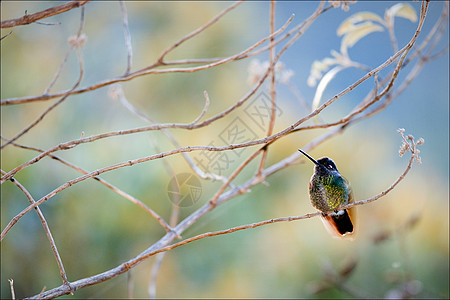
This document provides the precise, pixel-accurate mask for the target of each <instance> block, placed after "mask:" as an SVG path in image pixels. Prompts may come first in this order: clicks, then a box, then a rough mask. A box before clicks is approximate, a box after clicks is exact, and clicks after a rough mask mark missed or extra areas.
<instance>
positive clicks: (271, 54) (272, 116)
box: [257, 0, 276, 176]
mask: <svg viewBox="0 0 450 300" xmlns="http://www.w3.org/2000/svg"><path fill="white" fill-rule="evenodd" d="M274 31H275V0H272V1H271V2H270V33H273V32H274ZM273 42H274V39H273V38H271V39H270V51H269V61H270V64H271V65H272V64H273V61H274V59H275V45H274V43H273ZM275 97H276V86H275V68H272V70H271V72H270V100H271V105H272V106H271V110H270V121H269V126H268V128H267V134H266V136H271V135H272V132H273V127H274V126H275V108H276V104H275ZM268 149H269V148H268V147H265V148H264V149H263V153H262V156H261V161H260V163H259V169H258V173H257V176H259V175H260V173H261V171H262V170H263V169H264V165H265V163H266V158H267V153H268Z"/></svg>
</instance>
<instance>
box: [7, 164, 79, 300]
mask: <svg viewBox="0 0 450 300" xmlns="http://www.w3.org/2000/svg"><path fill="white" fill-rule="evenodd" d="M0 173H2V174H4V173H5V172H4V171H3V170H0ZM13 183H14V184H15V185H16V186H17V187H18V188H19V189H20V190H21V191H22V192H23V193H24V194H25V196H26V197H27V199H28V202H30V203H31V204H33V203H35V202H36V201H34V199H33V196H32V195H31V194H30V192H28V190H27V189H26V188H25V187H24V186H23V185H22V184H21V183H20V182H19V181H17V180H14V181H13ZM35 209H36V213H37V214H38V216H39V219H41V223H42V226H43V227H44V231H45V234H46V235H47V238H48V240H49V242H50V246H51V249H52V252H53V254H54V255H55V259H56V263H57V264H58V268H59V273H60V275H61V278H62V281H63V284H64V285H67V286H69V287H70V283H69V281H68V280H67V275H66V271H65V270H64V265H63V262H62V260H61V256H60V255H59V251H58V248H57V247H56V243H55V240H54V239H53V235H52V233H51V231H50V227H49V226H48V223H47V220H46V219H45V217H44V214H43V213H42V211H41V209H40V208H39V207H36V208H35ZM12 284H13V282H11V291H12V294H13V296H14V289H13V286H12ZM13 298H14V297H13Z"/></svg>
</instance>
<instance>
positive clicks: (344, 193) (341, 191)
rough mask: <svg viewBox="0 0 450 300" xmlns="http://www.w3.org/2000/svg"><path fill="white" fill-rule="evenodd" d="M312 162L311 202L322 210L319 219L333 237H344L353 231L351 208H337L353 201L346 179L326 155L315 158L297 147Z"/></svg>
mask: <svg viewBox="0 0 450 300" xmlns="http://www.w3.org/2000/svg"><path fill="white" fill-rule="evenodd" d="M298 151H300V152H301V153H303V154H304V155H305V156H306V157H307V158H309V159H310V160H311V161H312V162H313V163H314V164H315V166H314V174H313V175H312V177H311V180H310V182H309V197H310V199H311V204H312V205H313V206H314V207H315V208H316V209H318V210H319V211H321V212H322V215H321V219H322V221H323V223H324V224H325V227H326V228H327V229H328V231H329V232H330V233H331V234H332V235H333V236H334V237H344V236H346V235H350V234H352V233H353V232H354V226H353V221H352V219H353V213H352V209H339V208H340V207H341V206H344V205H346V204H348V203H352V202H353V195H352V191H351V189H350V184H349V183H348V181H347V180H346V179H345V178H344V177H342V175H341V173H339V171H338V169H337V167H336V165H335V163H334V162H333V161H332V160H331V159H329V158H328V157H322V158H320V159H318V160H315V159H314V158H312V157H311V156H309V155H308V154H307V153H306V152H304V151H303V150H300V149H298Z"/></svg>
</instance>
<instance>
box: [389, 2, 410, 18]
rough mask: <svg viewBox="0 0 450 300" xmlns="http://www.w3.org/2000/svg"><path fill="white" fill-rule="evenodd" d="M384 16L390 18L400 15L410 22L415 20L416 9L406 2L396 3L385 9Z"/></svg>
mask: <svg viewBox="0 0 450 300" xmlns="http://www.w3.org/2000/svg"><path fill="white" fill-rule="evenodd" d="M386 16H387V17H388V18H391V19H392V18H393V17H402V18H405V19H408V20H410V21H411V22H416V21H417V14H416V11H415V10H414V8H413V7H412V6H411V5H409V4H408V3H397V4H395V5H393V6H391V7H390V8H389V9H388V10H387V11H386Z"/></svg>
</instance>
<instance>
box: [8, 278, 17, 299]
mask: <svg viewBox="0 0 450 300" xmlns="http://www.w3.org/2000/svg"><path fill="white" fill-rule="evenodd" d="M8 281H9V287H10V288H11V299H13V300H16V293H15V292H14V279H12V278H10V279H8Z"/></svg>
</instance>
